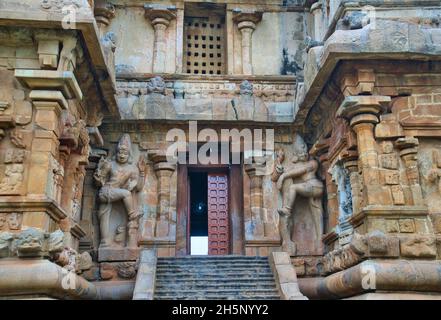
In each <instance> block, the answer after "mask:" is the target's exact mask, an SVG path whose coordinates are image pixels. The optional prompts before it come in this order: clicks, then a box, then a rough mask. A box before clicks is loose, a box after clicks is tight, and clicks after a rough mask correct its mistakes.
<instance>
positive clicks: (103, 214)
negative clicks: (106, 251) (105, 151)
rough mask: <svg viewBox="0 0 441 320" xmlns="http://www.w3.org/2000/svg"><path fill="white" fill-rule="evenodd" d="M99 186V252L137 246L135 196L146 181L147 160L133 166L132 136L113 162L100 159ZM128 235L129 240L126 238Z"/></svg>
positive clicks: (120, 146)
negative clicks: (101, 249)
mask: <svg viewBox="0 0 441 320" xmlns="http://www.w3.org/2000/svg"><path fill="white" fill-rule="evenodd" d="M94 180H95V182H96V183H97V184H98V186H100V190H99V193H98V199H99V202H100V204H99V209H98V218H99V220H100V239H101V241H100V248H106V247H125V246H127V247H130V248H135V247H137V246H138V227H139V218H140V215H141V214H142V213H141V212H140V211H139V210H138V208H137V197H136V194H137V193H138V192H139V191H141V190H142V188H143V187H144V181H145V160H144V157H143V156H141V157H140V158H139V161H138V163H137V164H136V165H135V164H133V163H132V144H131V141H130V136H129V135H128V134H124V135H123V136H122V137H121V139H120V140H119V143H118V145H117V147H116V152H115V155H114V157H113V158H112V159H104V158H101V160H100V162H99V164H98V167H97V169H96V171H95V173H94ZM125 234H127V239H123V238H125V236H124V235H125Z"/></svg>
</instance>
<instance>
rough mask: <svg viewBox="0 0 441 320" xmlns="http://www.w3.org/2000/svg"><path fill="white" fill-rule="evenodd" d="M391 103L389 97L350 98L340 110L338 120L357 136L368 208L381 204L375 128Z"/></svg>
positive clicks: (347, 98)
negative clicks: (341, 118)
mask: <svg viewBox="0 0 441 320" xmlns="http://www.w3.org/2000/svg"><path fill="white" fill-rule="evenodd" d="M390 101H391V99H390V97H387V96H349V97H346V98H345V100H344V101H343V103H342V105H341V106H340V108H339V109H338V110H337V116H339V117H343V118H345V119H347V120H348V121H349V124H350V126H351V127H352V129H353V130H354V131H355V133H356V135H357V145H358V154H359V164H360V167H361V168H360V169H361V171H362V176H363V184H364V194H365V200H366V203H365V204H366V205H377V204H382V197H381V192H382V190H381V188H379V186H380V176H379V171H378V154H377V150H376V141H375V137H374V128H375V125H376V124H377V123H378V122H379V120H378V115H379V114H380V113H382V112H383V111H384V110H385V108H386V105H387V104H389V103H390Z"/></svg>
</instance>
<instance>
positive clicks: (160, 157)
mask: <svg viewBox="0 0 441 320" xmlns="http://www.w3.org/2000/svg"><path fill="white" fill-rule="evenodd" d="M149 159H150V160H151V161H152V162H153V170H154V171H155V174H156V177H157V179H158V192H157V193H158V210H157V221H156V228H155V236H156V237H158V238H164V237H168V236H170V220H171V212H170V180H171V179H170V178H171V176H172V174H173V172H174V171H175V170H176V165H175V164H170V163H168V162H167V157H166V155H165V153H163V152H160V151H153V152H149Z"/></svg>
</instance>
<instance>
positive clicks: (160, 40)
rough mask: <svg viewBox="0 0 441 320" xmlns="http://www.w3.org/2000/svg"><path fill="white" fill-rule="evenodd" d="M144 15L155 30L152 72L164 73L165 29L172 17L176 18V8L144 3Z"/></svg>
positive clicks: (165, 55) (165, 56)
mask: <svg viewBox="0 0 441 320" xmlns="http://www.w3.org/2000/svg"><path fill="white" fill-rule="evenodd" d="M144 9H145V17H146V18H148V19H149V20H150V22H151V24H152V26H153V28H154V30H155V40H154V44H153V73H164V72H165V65H166V58H167V35H166V30H167V28H168V26H169V24H170V22H171V21H172V20H173V19H176V13H175V11H176V8H174V7H163V6H159V5H145V6H144Z"/></svg>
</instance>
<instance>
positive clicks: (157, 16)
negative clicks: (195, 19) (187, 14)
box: [144, 4, 176, 26]
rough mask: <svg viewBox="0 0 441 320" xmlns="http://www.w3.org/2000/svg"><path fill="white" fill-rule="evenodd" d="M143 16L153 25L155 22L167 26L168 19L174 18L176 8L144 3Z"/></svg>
mask: <svg viewBox="0 0 441 320" xmlns="http://www.w3.org/2000/svg"><path fill="white" fill-rule="evenodd" d="M144 16H145V17H146V18H148V19H149V20H150V21H151V23H152V25H153V26H155V25H156V24H163V25H165V26H168V25H169V24H170V21H172V20H174V19H176V8H175V7H166V6H161V5H157V4H150V5H147V4H146V5H144Z"/></svg>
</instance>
